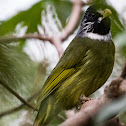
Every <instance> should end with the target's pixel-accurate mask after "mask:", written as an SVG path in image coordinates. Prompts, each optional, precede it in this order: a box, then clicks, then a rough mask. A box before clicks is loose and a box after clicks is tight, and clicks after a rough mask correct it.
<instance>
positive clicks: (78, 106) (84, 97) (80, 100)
mask: <svg viewBox="0 0 126 126" xmlns="http://www.w3.org/2000/svg"><path fill="white" fill-rule="evenodd" d="M92 99H93V98H88V97H86V96H85V95H81V96H80V97H79V99H78V104H77V106H76V110H77V111H79V110H80V109H81V106H82V105H83V104H84V103H85V102H87V101H90V100H92Z"/></svg>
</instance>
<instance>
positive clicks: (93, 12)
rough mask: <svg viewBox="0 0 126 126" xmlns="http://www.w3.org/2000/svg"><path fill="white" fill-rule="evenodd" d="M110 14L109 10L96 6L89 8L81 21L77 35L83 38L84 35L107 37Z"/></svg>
mask: <svg viewBox="0 0 126 126" xmlns="http://www.w3.org/2000/svg"><path fill="white" fill-rule="evenodd" d="M110 14H111V11H110V10H109V9H103V8H100V7H98V6H96V5H92V6H90V7H89V8H88V9H87V11H86V12H85V15H84V18H83V19H82V21H81V26H80V29H79V32H78V35H81V36H84V35H85V34H86V33H96V34H99V35H107V34H108V33H109V32H110V25H111V21H110V18H109V15H110Z"/></svg>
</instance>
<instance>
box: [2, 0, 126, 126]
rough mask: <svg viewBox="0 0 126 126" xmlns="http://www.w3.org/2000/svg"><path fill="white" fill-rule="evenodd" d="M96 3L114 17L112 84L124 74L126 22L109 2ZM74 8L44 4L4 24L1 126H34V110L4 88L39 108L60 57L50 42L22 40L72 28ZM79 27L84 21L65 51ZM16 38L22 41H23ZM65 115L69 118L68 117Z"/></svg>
mask: <svg viewBox="0 0 126 126" xmlns="http://www.w3.org/2000/svg"><path fill="white" fill-rule="evenodd" d="M92 2H93V3H94V2H97V3H99V4H100V5H101V6H108V7H109V8H111V10H112V13H113V15H112V16H111V19H112V26H111V32H112V38H113V40H114V42H115V44H116V59H115V67H114V70H113V73H112V75H111V77H110V78H109V80H108V81H107V83H108V82H110V81H111V80H112V79H114V78H115V77H117V76H118V75H119V74H120V72H121V69H122V67H123V65H124V63H125V57H126V42H125V40H126V35H125V34H126V31H125V24H126V20H125V18H124V17H123V15H119V14H118V13H117V11H116V10H115V9H114V8H113V7H112V6H111V5H110V4H109V3H108V2H107V1H105V0H96V1H87V3H88V4H89V5H90V4H91V3H92ZM89 5H83V7H82V13H81V16H80V19H79V20H81V19H82V17H83V14H84V12H85V9H86V8H87V6H89ZM72 7H73V3H72V1H69V0H42V1H39V2H38V3H36V4H34V5H33V6H31V7H30V8H29V9H27V10H25V11H21V12H19V13H18V14H17V15H15V16H13V17H11V18H9V19H7V20H4V21H0V94H1V95H0V106H1V107H0V126H9V125H10V126H12V125H14V124H15V125H16V126H17V125H19V126H30V125H32V123H33V121H34V118H35V115H36V112H34V113H33V109H31V108H29V107H27V105H24V104H23V103H22V102H21V101H20V100H19V99H18V98H17V97H15V95H14V94H13V93H12V92H10V91H8V88H5V87H4V86H3V84H5V85H7V86H9V87H10V88H11V89H13V90H14V91H15V92H17V94H18V95H20V96H21V97H23V98H24V99H25V100H26V101H27V100H28V101H29V103H30V104H31V105H32V106H35V104H36V102H37V97H38V95H39V91H40V88H41V87H42V85H43V84H44V81H45V79H46V78H47V76H48V74H49V73H50V71H51V70H52V68H53V67H54V66H55V64H56V62H57V61H58V53H57V50H56V49H55V47H54V46H55V44H54V43H53V44H51V43H50V42H49V41H42V40H40V39H38V38H37V39H36V38H34V37H33V36H31V37H26V38H23V37H22V36H24V35H28V34H29V33H32V35H33V34H34V35H38V34H40V35H42V36H43V35H44V36H45V35H46V36H51V35H53V34H58V33H61V32H62V30H63V29H64V28H65V27H66V25H67V24H68V21H69V18H70V15H71V12H72ZM3 11H4V10H3ZM124 11H126V10H124ZM79 23H80V21H79V22H78V24H77V26H76V29H75V30H74V31H73V33H72V34H71V35H70V36H69V37H68V38H67V40H66V41H65V42H64V41H63V44H62V47H63V48H64V49H65V48H66V47H67V45H68V44H69V42H70V41H71V40H72V38H73V37H74V36H75V34H76V32H77V30H78V27H79ZM16 37H17V38H18V37H20V39H17V38H16ZM28 38H29V39H28ZM33 38H34V39H33ZM38 50H39V51H38ZM34 52H38V54H37V55H35V54H34ZM103 89H104V86H103V87H102V88H101V89H100V90H98V91H97V92H95V93H94V94H93V95H92V96H93V97H98V96H99V95H101V93H103ZM122 104H123V103H122ZM61 114H62V115H63V116H64V118H65V114H64V113H61ZM125 117H126V112H125V110H123V111H121V114H120V119H121V120H122V121H123V122H124V123H125V124H126V118H125ZM61 122H62V119H61V118H59V117H56V119H55V120H54V121H53V122H51V124H50V126H52V125H54V126H55V125H58V124H59V123H61Z"/></svg>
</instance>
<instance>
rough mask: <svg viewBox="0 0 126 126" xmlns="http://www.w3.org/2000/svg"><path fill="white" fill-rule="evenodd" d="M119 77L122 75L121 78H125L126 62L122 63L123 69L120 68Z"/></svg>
mask: <svg viewBox="0 0 126 126" xmlns="http://www.w3.org/2000/svg"><path fill="white" fill-rule="evenodd" d="M120 77H122V78H124V79H125V77H126V64H125V65H124V68H123V70H122V73H121V75H120Z"/></svg>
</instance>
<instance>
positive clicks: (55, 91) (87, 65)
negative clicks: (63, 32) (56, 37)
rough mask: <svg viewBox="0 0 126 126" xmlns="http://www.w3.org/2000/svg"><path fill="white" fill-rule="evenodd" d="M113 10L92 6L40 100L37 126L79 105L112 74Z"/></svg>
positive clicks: (44, 87) (113, 47) (88, 9)
mask: <svg viewBox="0 0 126 126" xmlns="http://www.w3.org/2000/svg"><path fill="white" fill-rule="evenodd" d="M111 14H112V12H111V10H110V9H108V8H105V7H102V8H101V6H97V5H95V4H93V5H90V6H89V7H88V8H87V10H86V12H85V14H84V17H83V18H82V21H81V23H80V27H79V30H78V32H77V34H76V36H75V38H74V39H73V40H72V41H71V43H70V44H69V45H68V47H67V48H66V50H65V51H64V53H63V55H62V57H61V58H60V60H59V62H58V63H57V65H56V66H55V68H54V69H53V70H52V72H51V74H50V75H49V77H48V78H47V80H46V81H45V83H44V85H43V87H42V90H41V92H40V96H39V99H38V104H40V106H39V111H38V114H37V116H36V118H35V121H34V124H33V125H34V126H45V125H47V124H48V123H49V122H50V121H51V120H52V119H53V117H55V116H57V114H58V113H59V112H61V111H63V110H70V109H72V108H74V107H76V106H77V105H78V102H79V100H80V97H81V96H82V95H84V96H85V97H88V96H89V95H91V94H92V93H94V92H95V91H96V90H98V89H99V88H100V87H101V86H102V85H103V84H104V83H105V82H106V81H107V79H108V78H109V76H110V74H111V73H112V70H113V65H114V58H115V45H114V43H113V40H112V37H111V30H110V27H111V18H110V15H111Z"/></svg>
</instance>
